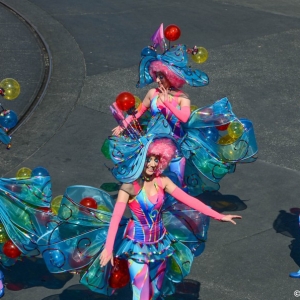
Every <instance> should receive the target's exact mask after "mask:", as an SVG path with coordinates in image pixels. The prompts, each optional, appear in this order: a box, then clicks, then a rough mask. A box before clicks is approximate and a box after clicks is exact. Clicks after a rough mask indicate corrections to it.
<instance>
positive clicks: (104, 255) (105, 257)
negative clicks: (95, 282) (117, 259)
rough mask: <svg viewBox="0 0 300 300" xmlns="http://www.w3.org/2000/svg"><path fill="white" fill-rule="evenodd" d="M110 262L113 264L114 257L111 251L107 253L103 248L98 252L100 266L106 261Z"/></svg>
mask: <svg viewBox="0 0 300 300" xmlns="http://www.w3.org/2000/svg"><path fill="white" fill-rule="evenodd" d="M109 261H110V262H111V264H112V266H113V265H114V257H113V255H112V253H110V254H108V253H107V250H106V249H105V248H104V249H103V251H102V252H101V254H100V266H101V267H105V266H106V265H107V263H108V262H109Z"/></svg>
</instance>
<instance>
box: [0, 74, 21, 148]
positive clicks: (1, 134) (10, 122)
mask: <svg viewBox="0 0 300 300" xmlns="http://www.w3.org/2000/svg"><path fill="white" fill-rule="evenodd" d="M19 94H20V84H19V83H18V82H17V81H16V80H15V79H12V78H6V79H3V80H2V81H1V82H0V95H1V96H2V97H3V98H4V99H6V100H14V99H16V98H17V97H18V96H19ZM17 122H18V117H17V114H16V113H15V112H14V111H13V110H6V109H5V108H4V107H3V106H2V105H1V103H0V142H2V143H3V144H5V145H7V149H10V148H11V143H10V140H11V138H10V137H9V136H8V135H7V132H8V131H9V130H10V129H12V128H13V127H15V126H16V124H17Z"/></svg>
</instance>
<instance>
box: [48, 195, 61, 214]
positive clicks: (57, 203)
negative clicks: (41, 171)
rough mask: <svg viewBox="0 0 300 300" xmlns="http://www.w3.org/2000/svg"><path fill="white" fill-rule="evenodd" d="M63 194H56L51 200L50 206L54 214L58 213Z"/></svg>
mask: <svg viewBox="0 0 300 300" xmlns="http://www.w3.org/2000/svg"><path fill="white" fill-rule="evenodd" d="M62 198H63V195H59V196H56V197H55V198H53V199H52V200H51V203H50V207H51V210H52V212H53V214H54V215H57V214H58V211H59V208H60V204H61V200H62Z"/></svg>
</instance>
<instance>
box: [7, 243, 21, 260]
mask: <svg viewBox="0 0 300 300" xmlns="http://www.w3.org/2000/svg"><path fill="white" fill-rule="evenodd" d="M2 251H3V253H4V254H5V255H6V256H7V257H9V258H17V257H19V256H20V255H21V253H22V252H21V251H20V250H19V248H18V247H17V246H16V245H15V244H14V243H13V242H12V241H11V240H8V241H7V242H6V243H5V244H4V245H3V250H2Z"/></svg>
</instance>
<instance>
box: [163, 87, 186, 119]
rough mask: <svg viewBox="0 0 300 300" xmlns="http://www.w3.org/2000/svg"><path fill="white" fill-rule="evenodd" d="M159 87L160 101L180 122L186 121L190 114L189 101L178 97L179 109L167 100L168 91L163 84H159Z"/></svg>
mask: <svg viewBox="0 0 300 300" xmlns="http://www.w3.org/2000/svg"><path fill="white" fill-rule="evenodd" d="M160 89H161V91H162V95H161V96H160V100H161V102H163V103H164V105H165V106H166V107H167V108H168V109H169V110H170V111H171V112H172V113H173V114H174V115H175V117H176V118H177V119H178V120H179V121H180V122H183V123H185V122H187V120H188V119H189V117H190V115H191V101H190V100H189V99H187V98H181V97H179V99H180V101H179V102H180V109H178V108H177V107H176V106H174V105H173V104H172V102H171V101H169V96H168V91H167V90H166V89H165V88H164V87H163V86H161V87H160Z"/></svg>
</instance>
